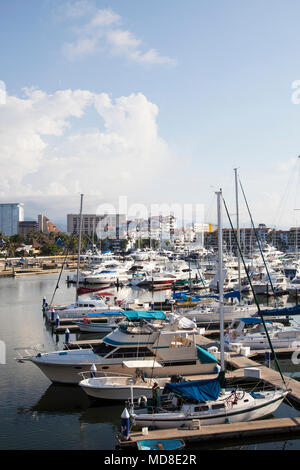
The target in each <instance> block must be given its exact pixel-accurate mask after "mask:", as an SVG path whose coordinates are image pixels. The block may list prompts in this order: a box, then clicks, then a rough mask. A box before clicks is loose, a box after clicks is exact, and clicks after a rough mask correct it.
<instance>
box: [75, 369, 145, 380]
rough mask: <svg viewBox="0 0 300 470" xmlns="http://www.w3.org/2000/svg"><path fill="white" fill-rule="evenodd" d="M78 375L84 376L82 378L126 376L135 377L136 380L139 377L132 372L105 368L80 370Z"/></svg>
mask: <svg viewBox="0 0 300 470" xmlns="http://www.w3.org/2000/svg"><path fill="white" fill-rule="evenodd" d="M78 375H79V376H80V377H82V380H87V379H91V378H95V377H126V378H129V379H133V381H135V380H136V379H137V377H134V376H133V375H130V374H123V373H121V372H107V371H104V370H101V371H90V370H88V371H84V372H78Z"/></svg>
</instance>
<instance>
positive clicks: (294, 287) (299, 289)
mask: <svg viewBox="0 0 300 470" xmlns="http://www.w3.org/2000/svg"><path fill="white" fill-rule="evenodd" d="M287 292H288V294H289V295H291V296H293V297H294V296H295V297H296V296H297V295H299V294H300V272H299V271H297V273H296V276H295V277H294V278H293V279H292V280H291V282H290V283H289V284H288V286H287Z"/></svg>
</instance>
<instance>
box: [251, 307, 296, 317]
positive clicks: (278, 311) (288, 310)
mask: <svg viewBox="0 0 300 470" xmlns="http://www.w3.org/2000/svg"><path fill="white" fill-rule="evenodd" d="M260 313H261V314H262V315H263V316H266V315H300V305H295V306H294V307H284V308H274V309H272V310H261V311H260ZM256 316H259V313H258V312H257V313H256Z"/></svg>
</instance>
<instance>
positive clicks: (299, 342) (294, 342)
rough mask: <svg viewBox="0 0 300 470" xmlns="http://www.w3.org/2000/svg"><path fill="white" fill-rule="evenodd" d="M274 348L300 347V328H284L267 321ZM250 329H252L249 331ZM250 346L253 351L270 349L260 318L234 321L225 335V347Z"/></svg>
mask: <svg viewBox="0 0 300 470" xmlns="http://www.w3.org/2000/svg"><path fill="white" fill-rule="evenodd" d="M265 324H266V327H267V329H268V334H269V337H270V340H271V342H272V345H273V347H274V348H291V347H296V346H300V327H291V326H283V325H282V324H281V323H277V322H270V321H265ZM249 327H250V329H249ZM232 344H240V345H241V346H243V347H244V346H248V347H250V348H251V349H270V345H269V341H268V338H267V334H266V332H265V329H264V326H263V323H262V320H261V319H260V318H238V319H237V320H235V321H233V322H232V324H231V325H230V326H229V328H228V330H227V334H226V335H225V345H226V346H227V348H229V349H230V347H231V345H232Z"/></svg>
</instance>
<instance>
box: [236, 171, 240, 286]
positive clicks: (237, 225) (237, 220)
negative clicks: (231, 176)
mask: <svg viewBox="0 0 300 470" xmlns="http://www.w3.org/2000/svg"><path fill="white" fill-rule="evenodd" d="M237 170H238V169H237V168H234V173H235V205H236V238H237V243H238V247H237V259H238V285H239V292H241V257H240V250H239V246H240V215H239V193H238V173H237Z"/></svg>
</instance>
